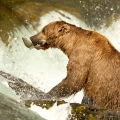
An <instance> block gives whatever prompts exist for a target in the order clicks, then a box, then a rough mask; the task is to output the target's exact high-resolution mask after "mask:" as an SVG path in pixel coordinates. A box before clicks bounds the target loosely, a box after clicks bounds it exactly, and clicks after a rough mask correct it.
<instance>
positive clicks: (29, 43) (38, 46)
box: [22, 37, 48, 49]
mask: <svg viewBox="0 0 120 120" xmlns="http://www.w3.org/2000/svg"><path fill="white" fill-rule="evenodd" d="M22 39H23V42H24V44H25V46H26V47H28V48H31V47H33V46H34V47H35V48H36V49H44V48H47V46H48V44H47V42H46V41H45V40H39V42H32V41H31V40H30V39H28V38H25V37H23V38H22Z"/></svg>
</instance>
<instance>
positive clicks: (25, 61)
mask: <svg viewBox="0 0 120 120" xmlns="http://www.w3.org/2000/svg"><path fill="white" fill-rule="evenodd" d="M62 14H64V16H63V15H62ZM55 20H64V21H66V22H69V23H72V24H75V25H76V26H81V27H82V28H84V29H90V28H88V27H87V25H86V24H85V23H84V22H83V21H81V20H79V19H78V18H76V17H75V16H73V15H71V14H69V13H66V12H64V11H61V10H58V11H50V12H49V13H47V14H45V15H43V16H42V17H40V19H39V24H40V26H38V27H37V30H34V29H33V28H32V27H30V26H29V30H28V29H26V27H24V26H20V27H19V28H16V29H15V31H14V35H13V34H12V33H9V41H11V42H10V44H9V46H5V44H4V43H3V42H2V41H0V51H1V52H0V69H1V70H2V71H5V72H8V73H10V74H12V75H15V76H16V77H19V78H22V79H23V80H25V81H26V82H28V83H30V84H32V85H33V86H35V87H37V88H39V89H40V90H42V91H44V92H48V91H49V90H50V89H51V88H52V87H54V86H55V85H56V84H58V83H59V82H60V81H61V80H62V79H63V78H64V77H65V76H66V65H67V62H68V58H67V57H66V56H65V55H64V54H63V53H62V52H61V51H60V50H58V49H49V50H46V51H43V50H39V51H37V50H36V49H28V48H26V47H25V46H24V43H23V41H22V39H21V38H22V37H24V36H26V37H30V36H32V35H34V34H35V33H37V31H39V30H40V29H41V28H42V27H43V26H44V25H46V24H48V23H49V22H52V21H55ZM119 22H120V21H119V20H118V21H116V22H114V23H112V24H111V26H110V27H108V28H105V27H102V26H101V29H99V30H97V31H98V32H100V33H101V34H103V35H105V36H106V37H107V38H108V39H109V40H110V42H111V43H112V44H113V45H114V46H115V47H116V49H118V50H119V51H120V39H119V38H120V34H119V33H120V25H119ZM92 30H94V28H92ZM14 36H15V37H14ZM11 39H12V40H11ZM0 90H1V91H2V92H3V93H4V94H6V95H7V96H10V97H12V98H14V99H15V100H18V99H19V97H18V96H16V95H15V93H13V91H12V90H11V89H10V88H9V87H8V85H7V84H6V83H4V82H2V84H0ZM11 94H12V95H13V96H11ZM82 96H83V92H82V91H81V92H79V93H77V94H76V95H72V96H71V97H69V99H66V100H67V101H69V102H79V103H80V102H81V99H82ZM31 109H32V110H34V111H36V112H37V113H39V114H40V116H42V117H43V118H46V119H48V120H66V119H67V117H68V114H70V106H69V104H64V105H60V106H58V107H57V106H56V104H55V105H54V106H53V107H52V108H50V109H49V110H46V109H42V108H40V107H37V106H35V105H33V106H32V108H31Z"/></svg>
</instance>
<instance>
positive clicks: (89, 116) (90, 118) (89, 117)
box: [87, 114, 95, 120]
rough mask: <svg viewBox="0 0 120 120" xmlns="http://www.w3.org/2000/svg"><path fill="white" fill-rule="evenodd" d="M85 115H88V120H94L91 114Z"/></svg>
mask: <svg viewBox="0 0 120 120" xmlns="http://www.w3.org/2000/svg"><path fill="white" fill-rule="evenodd" d="M87 117H88V120H95V118H94V117H93V115H92V114H89V115H88V116H87Z"/></svg>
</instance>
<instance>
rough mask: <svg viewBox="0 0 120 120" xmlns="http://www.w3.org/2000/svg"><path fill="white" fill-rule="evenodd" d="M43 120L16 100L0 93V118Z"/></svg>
mask: <svg viewBox="0 0 120 120" xmlns="http://www.w3.org/2000/svg"><path fill="white" fill-rule="evenodd" d="M18 119H19V120H45V119H43V118H42V117H40V116H39V115H37V114H36V113H34V112H32V111H30V110H29V109H27V108H26V107H25V106H22V105H21V104H20V103H18V102H17V101H15V100H13V99H11V98H9V97H7V96H5V95H3V94H1V93H0V120H18Z"/></svg>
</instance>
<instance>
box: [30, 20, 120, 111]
mask: <svg viewBox="0 0 120 120" xmlns="http://www.w3.org/2000/svg"><path fill="white" fill-rule="evenodd" d="M30 39H31V41H32V43H33V45H34V47H35V48H36V49H43V50H46V49H48V48H59V49H60V50H62V51H63V52H64V53H65V54H66V55H67V56H68V58H69V62H68V65H67V76H66V78H64V79H63V80H62V82H60V83H59V84H58V85H56V86H55V87H54V88H52V89H51V90H50V91H49V92H48V93H46V94H45V97H46V98H49V97H52V98H56V99H57V98H61V97H66V96H69V95H71V94H74V93H76V92H78V91H80V90H81V89H82V88H83V89H84V92H85V94H86V95H87V96H88V97H89V98H90V99H91V100H93V102H94V104H95V106H98V107H102V108H109V109H114V110H120V53H119V52H118V51H117V50H116V49H115V48H114V47H113V46H112V45H111V44H110V42H109V40H108V39H107V38H106V37H105V36H103V35H101V34H99V33H97V32H94V31H90V30H85V29H82V28H81V27H76V26H75V25H72V24H69V23H66V22H64V21H55V22H52V23H49V24H48V25H46V26H45V27H44V28H43V29H42V31H41V32H39V33H38V34H36V35H34V36H32V37H30Z"/></svg>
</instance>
